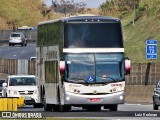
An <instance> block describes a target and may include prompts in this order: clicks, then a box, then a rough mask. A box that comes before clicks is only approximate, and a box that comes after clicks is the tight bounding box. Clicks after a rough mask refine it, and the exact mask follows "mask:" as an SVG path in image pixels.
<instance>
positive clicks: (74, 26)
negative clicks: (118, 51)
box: [64, 22, 123, 48]
mask: <svg viewBox="0 0 160 120" xmlns="http://www.w3.org/2000/svg"><path fill="white" fill-rule="evenodd" d="M64 47H65V48H70V47H72V48H106V47H107V48H123V38H122V30H121V24H120V23H119V22H113V23H111V22H110V23H106V22H103V23H67V24H66V26H65V42H64Z"/></svg>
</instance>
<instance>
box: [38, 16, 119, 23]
mask: <svg viewBox="0 0 160 120" xmlns="http://www.w3.org/2000/svg"><path fill="white" fill-rule="evenodd" d="M98 20H99V21H120V19H119V18H114V17H110V16H93V15H92V16H86V15H85V16H71V17H64V18H61V19H56V20H50V21H44V22H40V23H39V24H38V25H43V24H50V23H54V22H73V21H77V22H80V21H86V22H87V21H98Z"/></svg>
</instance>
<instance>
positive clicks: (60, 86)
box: [36, 16, 130, 111]
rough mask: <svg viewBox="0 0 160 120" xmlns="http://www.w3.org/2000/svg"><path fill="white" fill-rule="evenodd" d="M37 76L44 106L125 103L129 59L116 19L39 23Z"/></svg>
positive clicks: (79, 18)
mask: <svg viewBox="0 0 160 120" xmlns="http://www.w3.org/2000/svg"><path fill="white" fill-rule="evenodd" d="M36 52H37V54H36V55H37V76H38V78H39V79H40V81H39V91H40V97H41V102H43V104H44V110H45V111H52V110H54V111H69V110H71V108H72V106H78V107H82V109H87V110H89V111H99V110H101V107H103V108H104V109H110V111H117V109H118V104H123V103H124V99H125V98H124V88H125V75H126V74H130V60H129V59H126V57H125V54H124V44H123V32H122V26H121V21H120V19H118V18H113V17H107V16H75V17H68V18H62V19H58V20H51V21H45V22H40V23H39V24H38V38H37V48H36Z"/></svg>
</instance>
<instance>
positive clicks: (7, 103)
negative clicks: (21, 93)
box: [0, 97, 25, 111]
mask: <svg viewBox="0 0 160 120" xmlns="http://www.w3.org/2000/svg"><path fill="white" fill-rule="evenodd" d="M23 106H25V103H24V97H20V98H18V97H0V111H17V110H18V107H23Z"/></svg>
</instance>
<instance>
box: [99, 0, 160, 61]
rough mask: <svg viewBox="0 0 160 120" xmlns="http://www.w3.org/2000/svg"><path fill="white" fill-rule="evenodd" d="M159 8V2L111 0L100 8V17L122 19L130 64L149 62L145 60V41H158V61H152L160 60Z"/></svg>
mask: <svg viewBox="0 0 160 120" xmlns="http://www.w3.org/2000/svg"><path fill="white" fill-rule="evenodd" d="M159 6H160V0H111V1H108V2H106V3H104V4H102V5H101V6H100V9H101V14H102V15H110V16H115V17H119V18H121V19H122V25H123V32H124V43H125V51H126V55H127V56H128V57H129V58H130V59H131V60H132V62H150V61H151V60H147V59H146V40H147V39H149V40H151V39H153V40H157V41H158V59H157V60H153V61H155V62H159V60H160V54H159V53H160V20H159V19H160V7H159ZM133 18H134V19H133ZM133 20H134V25H133Z"/></svg>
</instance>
